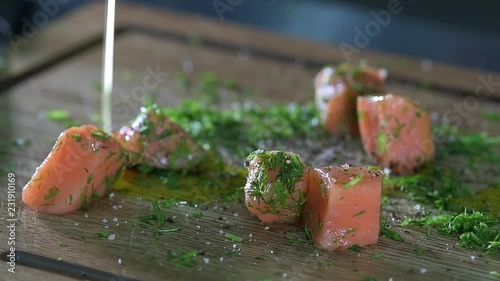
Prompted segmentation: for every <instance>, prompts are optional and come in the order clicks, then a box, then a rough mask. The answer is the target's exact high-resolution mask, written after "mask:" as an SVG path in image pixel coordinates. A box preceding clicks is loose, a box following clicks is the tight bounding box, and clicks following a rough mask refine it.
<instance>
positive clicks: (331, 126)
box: [315, 64, 387, 136]
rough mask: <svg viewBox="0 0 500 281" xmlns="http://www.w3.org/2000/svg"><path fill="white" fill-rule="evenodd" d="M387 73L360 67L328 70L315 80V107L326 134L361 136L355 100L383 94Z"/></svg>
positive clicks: (327, 68) (349, 66)
mask: <svg viewBox="0 0 500 281" xmlns="http://www.w3.org/2000/svg"><path fill="white" fill-rule="evenodd" d="M386 76H387V72H386V71H385V70H383V69H380V70H379V69H374V68H371V67H368V66H364V65H360V66H357V67H354V66H352V65H349V64H342V65H340V66H339V67H337V68H332V67H325V68H324V69H322V70H321V71H320V72H319V73H318V74H317V75H316V78H315V103H316V106H317V107H318V109H319V111H320V113H321V119H322V121H323V123H324V126H325V129H326V131H327V132H329V133H331V134H333V135H336V136H340V135H351V136H359V129H358V120H357V115H356V97H357V96H358V95H365V94H373V93H378V92H381V91H383V89H384V84H385V79H386Z"/></svg>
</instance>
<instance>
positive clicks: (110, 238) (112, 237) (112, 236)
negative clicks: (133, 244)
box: [108, 234, 116, 241]
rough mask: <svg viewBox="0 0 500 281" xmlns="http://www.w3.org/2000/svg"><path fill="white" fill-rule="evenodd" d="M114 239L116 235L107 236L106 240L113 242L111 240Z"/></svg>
mask: <svg viewBox="0 0 500 281" xmlns="http://www.w3.org/2000/svg"><path fill="white" fill-rule="evenodd" d="M115 238H116V234H110V235H109V236H108V240H109V241H113V240H115Z"/></svg>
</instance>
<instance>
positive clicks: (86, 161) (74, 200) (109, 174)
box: [22, 125, 127, 214]
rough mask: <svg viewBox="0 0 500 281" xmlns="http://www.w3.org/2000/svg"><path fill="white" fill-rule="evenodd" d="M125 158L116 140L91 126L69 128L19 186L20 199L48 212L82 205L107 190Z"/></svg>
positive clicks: (82, 206) (56, 212)
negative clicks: (31, 174) (20, 189)
mask: <svg viewBox="0 0 500 281" xmlns="http://www.w3.org/2000/svg"><path fill="white" fill-rule="evenodd" d="M126 158H127V154H126V152H125V151H124V150H123V149H122V147H121V146H120V143H119V142H117V141H116V140H115V139H114V138H113V137H111V136H109V135H106V133H104V132H103V131H101V130H99V129H98V128H96V127H95V126H92V125H85V126H81V127H72V128H69V129H67V130H66V131H64V132H62V133H61V134H60V135H59V138H58V139H57V141H56V143H55V145H54V147H53V148H52V150H51V152H50V153H49V155H48V156H47V158H46V159H45V160H44V161H43V163H42V164H41V165H40V166H39V167H38V168H37V169H36V171H35V174H34V175H33V177H32V178H31V180H30V181H29V182H28V184H26V186H25V187H24V188H23V193H22V198H23V202H24V203H25V204H26V205H28V206H30V207H31V208H33V209H35V210H36V211H38V212H41V213H48V214H65V213H69V212H72V211H75V210H77V209H79V208H82V209H86V208H87V207H88V205H89V204H90V202H91V201H92V198H95V197H101V196H103V195H105V194H106V193H108V192H109V191H110V189H111V187H112V185H113V183H114V181H115V180H116V178H117V177H118V176H119V174H120V171H121V169H122V167H124V166H125V162H126Z"/></svg>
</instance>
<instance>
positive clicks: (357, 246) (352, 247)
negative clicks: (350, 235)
mask: <svg viewBox="0 0 500 281" xmlns="http://www.w3.org/2000/svg"><path fill="white" fill-rule="evenodd" d="M361 250H363V247H361V246H360V245H358V244H354V245H352V246H350V247H349V251H353V252H361Z"/></svg>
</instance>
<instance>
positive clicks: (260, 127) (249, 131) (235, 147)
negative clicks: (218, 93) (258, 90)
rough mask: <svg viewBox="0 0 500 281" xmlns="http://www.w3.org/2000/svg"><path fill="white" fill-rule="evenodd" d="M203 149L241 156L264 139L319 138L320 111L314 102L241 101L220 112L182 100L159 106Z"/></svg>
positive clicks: (260, 144)
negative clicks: (173, 105) (270, 103)
mask: <svg viewBox="0 0 500 281" xmlns="http://www.w3.org/2000/svg"><path fill="white" fill-rule="evenodd" d="M162 111H163V113H164V114H166V115H167V116H168V117H169V118H170V119H171V120H172V121H174V122H176V123H178V124H180V125H181V126H182V127H183V128H184V129H185V130H186V131H187V132H188V133H189V134H190V135H191V136H192V137H193V138H194V139H195V140H197V141H198V142H199V143H200V144H202V145H203V146H204V147H205V148H209V149H213V150H215V151H220V150H227V151H228V152H229V153H232V154H237V155H238V156H239V157H244V156H246V155H248V154H249V153H250V152H252V151H255V150H257V149H258V148H259V147H261V146H262V144H263V143H266V142H274V143H279V142H280V141H284V140H286V139H289V138H295V137H304V138H308V137H309V138H310V137H320V136H323V135H324V132H323V130H321V129H319V128H320V124H319V123H320V122H319V114H318V111H317V109H316V107H315V106H314V104H313V103H308V104H305V105H299V104H289V105H276V106H272V107H267V108H266V107H260V106H258V105H256V104H252V103H249V104H244V105H243V106H242V107H241V108H238V109H233V110H228V111H222V112H221V110H220V109H217V108H212V107H207V105H206V104H204V103H202V102H199V101H195V100H185V101H184V102H182V103H181V104H180V106H179V107H177V108H167V107H164V108H162Z"/></svg>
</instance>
